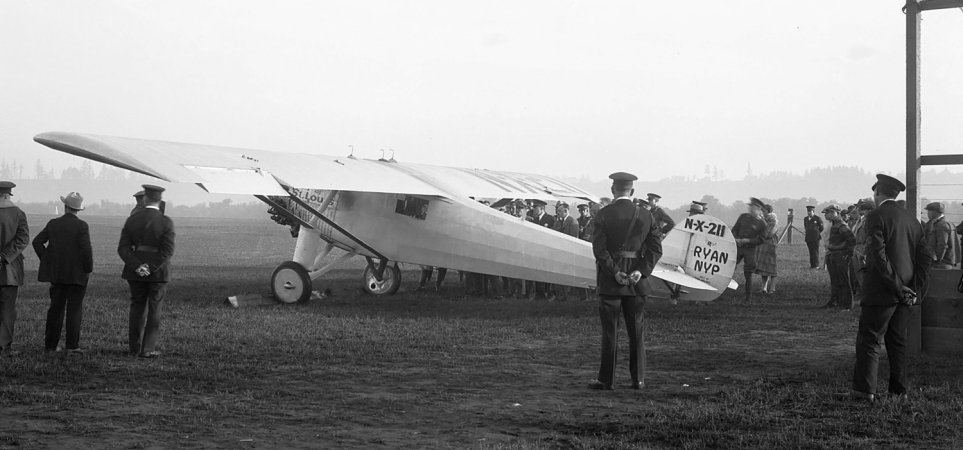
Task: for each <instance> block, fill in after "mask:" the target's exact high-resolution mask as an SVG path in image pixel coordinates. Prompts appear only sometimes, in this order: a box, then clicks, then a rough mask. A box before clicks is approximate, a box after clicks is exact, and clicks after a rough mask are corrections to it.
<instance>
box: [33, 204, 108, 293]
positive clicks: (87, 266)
mask: <svg viewBox="0 0 963 450" xmlns="http://www.w3.org/2000/svg"><path fill="white" fill-rule="evenodd" d="M33 250H34V251H35V252H37V257H38V258H40V268H39V269H38V270H37V281H47V282H50V283H54V284H74V285H80V286H86V285H87V278H88V276H89V275H90V272H93V270H94V257H93V254H92V253H91V251H90V227H88V226H87V222H84V221H83V220H81V219H80V218H79V217H77V216H76V215H74V214H64V215H63V216H60V217H58V218H56V219H52V220H50V221H49V222H47V226H46V227H44V229H43V230H40V233H39V234H37V236H36V237H34V238H33Z"/></svg>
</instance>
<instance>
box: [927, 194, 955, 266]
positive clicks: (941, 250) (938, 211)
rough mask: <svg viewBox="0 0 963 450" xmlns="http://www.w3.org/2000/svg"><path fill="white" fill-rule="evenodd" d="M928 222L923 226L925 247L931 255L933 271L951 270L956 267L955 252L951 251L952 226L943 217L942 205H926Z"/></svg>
mask: <svg viewBox="0 0 963 450" xmlns="http://www.w3.org/2000/svg"><path fill="white" fill-rule="evenodd" d="M926 216H927V218H928V219H929V221H927V222H926V225H924V227H923V230H924V233H925V239H926V247H927V248H928V249H929V251H930V254H931V255H933V264H931V265H930V267H932V268H934V269H952V268H953V266H955V265H956V252H955V251H954V249H953V238H954V236H953V232H954V230H953V226H952V225H950V223H949V222H947V221H946V218H945V217H944V216H943V204H942V203H940V202H933V203H930V204H928V205H926Z"/></svg>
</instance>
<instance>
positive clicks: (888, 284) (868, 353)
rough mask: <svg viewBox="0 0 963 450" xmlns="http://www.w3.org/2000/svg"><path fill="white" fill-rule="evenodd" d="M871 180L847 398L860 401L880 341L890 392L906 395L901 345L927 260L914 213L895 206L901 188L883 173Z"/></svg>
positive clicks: (872, 388) (872, 389) (872, 380)
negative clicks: (883, 346)
mask: <svg viewBox="0 0 963 450" xmlns="http://www.w3.org/2000/svg"><path fill="white" fill-rule="evenodd" d="M876 179H877V181H876V184H874V185H873V201H874V202H875V203H876V209H875V210H873V211H870V212H869V213H867V214H866V225H865V227H866V235H867V236H868V240H867V242H866V268H865V270H864V281H865V283H864V284H863V298H862V301H861V304H860V313H859V329H858V331H857V332H856V365H855V367H854V369H853V384H852V391H851V392H850V396H851V398H853V399H854V400H860V401H873V400H874V399H875V396H876V377H877V372H878V369H879V356H880V353H882V352H881V349H880V343H881V342H882V341H885V344H886V354H887V359H888V360H889V392H890V394H893V395H896V396H903V395H906V393H907V392H908V391H909V387H908V385H907V380H906V371H907V361H906V342H907V329H908V325H909V319H910V315H911V312H910V306H911V305H913V304H915V303H916V301H917V300H918V297H922V296H923V295H925V289H926V284H927V270H928V269H929V266H930V262H931V256H930V254H929V251H928V250H927V249H926V243H925V239H924V236H923V227H922V226H921V225H920V223H919V221H918V220H916V218H915V217H914V216H915V215H916V212H915V211H913V212H910V211H907V210H906V209H904V208H901V207H900V206H899V205H897V204H896V196H897V195H899V193H900V192H902V191H903V190H904V189H905V188H906V187H905V186H904V185H903V183H901V182H900V181H899V180H896V179H895V178H892V177H889V176H887V175H882V174H880V175H877V176H876Z"/></svg>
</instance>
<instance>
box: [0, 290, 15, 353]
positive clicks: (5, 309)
mask: <svg viewBox="0 0 963 450" xmlns="http://www.w3.org/2000/svg"><path fill="white" fill-rule="evenodd" d="M18 292H20V286H0V349H5V348H10V345H11V344H13V324H14V323H16V322H17V293H18Z"/></svg>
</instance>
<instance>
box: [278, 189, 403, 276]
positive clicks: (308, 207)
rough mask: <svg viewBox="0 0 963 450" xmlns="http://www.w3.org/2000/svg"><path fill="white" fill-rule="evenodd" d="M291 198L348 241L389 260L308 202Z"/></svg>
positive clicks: (292, 196) (294, 197)
mask: <svg viewBox="0 0 963 450" xmlns="http://www.w3.org/2000/svg"><path fill="white" fill-rule="evenodd" d="M289 197H290V199H291V200H293V201H294V202H295V203H297V204H298V205H301V207H302V208H304V209H305V210H307V211H308V212H310V213H311V214H314V216H315V217H317V218H318V219H319V220H321V221H322V222H324V223H326V224H328V225H331V228H334V229H335V230H338V232H339V233H341V234H343V235H345V236H347V237H348V239H351V240H352V241H354V242H355V243H357V244H358V245H360V246H362V247H364V248H365V250H368V251H369V252H371V253H372V254H373V255H375V256H376V257H378V258H380V259H382V260H385V261H387V260H388V258H386V257H385V255H382V254H381V252H379V251H377V250H375V249H374V248H372V247H371V246H370V245H368V244H366V243H365V242H364V241H362V240H361V239H358V238H357V237H356V236H355V235H353V234H351V233H349V232H348V230H345V229H344V228H342V227H341V225H338V224H337V223H335V222H334V221H333V220H331V219H329V218H327V217H324V215H323V214H321V212H320V211H318V210H316V209H314V208H312V207H311V205H309V204H308V203H307V202H305V201H304V200H301V199H300V198H297V197H296V196H294V195H291V196H289Z"/></svg>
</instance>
